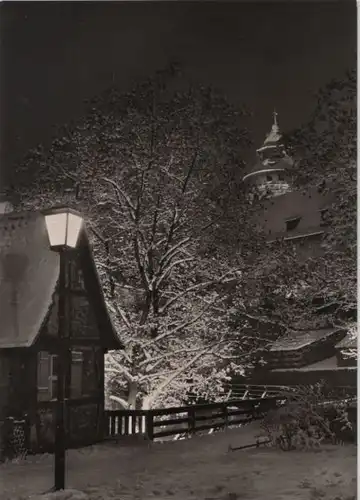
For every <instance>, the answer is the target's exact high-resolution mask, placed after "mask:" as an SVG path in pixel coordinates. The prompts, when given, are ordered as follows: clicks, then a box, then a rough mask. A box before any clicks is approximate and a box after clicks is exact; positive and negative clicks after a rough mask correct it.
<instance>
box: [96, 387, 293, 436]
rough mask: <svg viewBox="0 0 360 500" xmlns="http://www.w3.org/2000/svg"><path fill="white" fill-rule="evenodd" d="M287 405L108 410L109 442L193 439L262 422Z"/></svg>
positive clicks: (253, 402) (242, 402) (273, 401)
mask: <svg viewBox="0 0 360 500" xmlns="http://www.w3.org/2000/svg"><path fill="white" fill-rule="evenodd" d="M283 402H284V400H283V398H281V397H272V398H257V399H248V400H247V399H239V400H232V401H226V402H221V403H210V404H202V405H190V406H179V407H173V408H164V409H154V410H107V411H105V429H104V434H105V438H117V437H121V436H129V435H136V434H139V435H141V434H142V435H145V436H146V437H147V439H149V440H151V441H154V440H155V439H159V438H165V437H168V436H174V435H178V434H185V435H189V436H190V435H193V434H195V433H197V432H200V431H206V430H210V429H223V428H226V427H230V426H233V425H239V424H246V423H249V422H251V421H253V420H257V419H261V418H262V417H263V415H264V414H265V413H266V412H267V411H269V410H270V409H272V408H276V407H277V406H280V405H281V404H283Z"/></svg>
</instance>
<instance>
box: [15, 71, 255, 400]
mask: <svg viewBox="0 0 360 500" xmlns="http://www.w3.org/2000/svg"><path fill="white" fill-rule="evenodd" d="M171 72H172V69H170V72H169V71H166V72H162V73H159V74H157V75H156V76H155V77H154V78H151V79H149V80H147V81H145V82H141V83H140V84H138V85H136V86H135V88H134V90H133V91H131V92H130V93H127V94H120V93H119V92H117V91H116V89H112V90H110V91H109V92H106V93H105V94H102V95H100V96H99V97H98V98H96V99H94V100H93V101H92V102H90V103H89V106H90V112H89V114H88V115H87V116H86V117H85V119H83V120H81V121H80V122H79V123H77V124H74V125H72V126H69V127H66V128H64V129H63V130H62V133H61V134H60V135H58V137H57V138H56V139H55V140H54V141H53V143H52V145H51V147H50V148H46V149H45V148H42V147H38V148H37V149H36V150H34V151H32V152H31V153H30V154H29V155H28V156H27V158H26V159H25V161H24V162H23V163H22V164H21V165H20V166H19V167H18V168H17V169H16V176H15V178H14V179H15V180H14V183H13V187H14V192H16V195H17V197H18V199H17V201H16V200H15V201H16V205H17V206H19V207H31V208H34V207H36V208H39V207H44V206H49V205H54V203H56V202H59V203H61V204H64V203H68V204H70V205H71V206H73V207H75V208H78V209H79V210H81V211H82V213H83V214H84V216H85V218H86V219H87V223H88V226H89V227H90V229H91V231H92V236H93V244H94V249H95V258H96V264H97V267H98V269H99V272H100V276H101V280H102V283H103V285H104V289H105V293H106V297H107V301H108V306H109V309H110V311H111V313H112V316H113V318H114V321H115V322H116V325H117V327H118V331H119V334H120V335H121V338H122V340H123V342H124V343H125V346H126V348H125V350H124V351H119V352H112V353H110V354H109V355H108V358H107V370H106V378H107V382H108V387H109V388H110V390H111V392H112V394H111V396H112V398H113V399H114V400H116V401H117V402H119V403H121V404H122V405H123V406H125V407H132V408H134V407H135V406H138V405H141V406H142V407H146V408H148V407H151V406H152V405H154V404H157V405H159V404H162V403H165V402H166V403H167V404H170V403H178V402H180V401H183V400H184V398H185V397H186V395H187V393H188V391H189V388H191V391H192V393H195V394H198V395H199V396H200V395H202V396H206V397H208V398H209V397H210V398H211V397H214V396H215V395H217V394H219V392H221V391H222V390H223V382H224V380H226V379H227V378H228V377H229V374H230V372H231V373H233V372H236V371H241V370H243V369H244V366H246V365H247V364H248V363H249V353H250V352H252V351H254V350H256V349H257V347H258V345H259V344H260V341H259V338H258V337H256V336H254V341H253V342H251V341H250V340H249V339H250V338H251V332H250V331H249V330H248V329H246V326H247V325H248V318H246V316H243V321H242V324H241V325H239V324H237V331H236V334H234V329H233V326H232V316H233V313H234V300H235V299H234V297H232V298H231V297H229V296H230V295H233V296H234V295H235V296H236V287H237V284H238V282H239V281H240V280H241V276H242V273H243V268H244V262H245V255H246V254H247V252H248V251H249V250H250V247H249V245H247V250H246V246H245V242H246V240H248V239H249V233H248V231H249V230H250V228H249V227H248V226H247V221H248V218H247V217H246V213H245V212H246V207H247V203H243V204H242V205H241V203H240V202H241V197H242V192H241V189H239V190H237V189H236V186H237V179H241V174H242V167H243V163H242V161H241V157H242V153H243V149H244V148H246V147H247V145H248V144H249V135H248V132H247V130H246V128H245V127H244V124H243V122H244V114H245V113H244V112H243V111H241V110H240V111H239V110H236V109H235V108H233V107H232V106H230V105H229V104H228V102H227V101H226V99H225V98H224V97H223V96H222V95H221V94H219V93H217V92H215V91H214V90H213V89H211V88H205V87H201V86H193V87H191V88H190V89H189V88H188V87H183V86H182V85H181V84H179V83H178V82H180V80H179V79H177V78H170V79H169V76H172V75H170V73H171ZM234 192H235V198H236V200H237V203H238V206H239V207H240V206H242V207H243V211H239V212H238V213H237V214H236V221H237V226H236V231H237V233H238V234H242V241H243V242H244V247H243V248H242V241H239V242H238V245H239V248H242V252H240V253H239V252H237V253H236V255H233V256H232V259H231V260H230V259H229V258H228V256H227V255H226V249H225V245H224V241H222V244H221V239H223V240H226V236H224V231H225V229H224V228H223V227H222V223H223V221H224V218H226V217H225V216H224V213H225V212H226V210H227V208H228V204H229V198H231V197H234ZM240 228H241V229H240ZM233 231H234V229H233ZM229 301H230V302H231V301H232V306H231V305H229V304H230V302H229ZM238 301H240V302H241V300H239V299H238ZM242 328H243V329H242Z"/></svg>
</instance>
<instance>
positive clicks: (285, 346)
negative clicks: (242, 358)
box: [270, 328, 339, 351]
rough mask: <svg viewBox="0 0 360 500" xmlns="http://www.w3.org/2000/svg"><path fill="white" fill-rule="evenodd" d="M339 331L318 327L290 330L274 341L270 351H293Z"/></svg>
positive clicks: (337, 329)
mask: <svg viewBox="0 0 360 500" xmlns="http://www.w3.org/2000/svg"><path fill="white" fill-rule="evenodd" d="M337 331H339V328H320V329H317V330H308V331H304V330H303V331H301V330H299V331H292V332H291V333H290V334H289V335H288V336H286V337H284V338H281V339H279V340H277V341H276V342H274V344H273V345H272V346H271V349H270V351H294V350H297V349H301V348H302V347H305V346H306V345H309V344H312V343H313V342H316V341H318V340H322V339H325V338H326V337H329V336H331V335H333V334H334V333H335V332H337Z"/></svg>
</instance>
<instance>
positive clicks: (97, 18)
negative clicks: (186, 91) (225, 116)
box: [0, 0, 356, 180]
mask: <svg viewBox="0 0 360 500" xmlns="http://www.w3.org/2000/svg"><path fill="white" fill-rule="evenodd" d="M0 9H1V31H0V36H1V119H2V123H1V169H2V172H3V174H4V173H5V174H6V171H9V169H10V168H11V165H12V163H13V162H14V161H15V160H16V159H17V158H19V157H21V156H22V155H23V154H24V153H25V152H26V150H27V149H28V148H29V147H32V146H34V145H36V144H37V143H39V142H46V141H47V140H48V139H49V137H50V136H51V135H52V134H53V130H52V127H53V126H54V125H56V124H61V123H66V122H67V121H68V120H70V119H72V118H76V117H77V116H79V115H81V112H82V110H83V109H84V105H83V100H84V99H86V98H88V97H91V96H93V95H95V94H96V93H98V92H100V91H102V90H103V89H105V88H107V87H108V86H109V85H111V84H112V82H115V83H116V84H117V85H119V86H120V87H121V88H123V89H124V90H127V89H128V88H129V87H130V86H131V84H132V82H133V81H134V79H136V78H138V77H142V76H147V75H148V74H150V73H152V72H154V71H155V70H157V69H161V68H162V67H164V66H165V65H166V63H167V61H168V60H169V59H172V58H177V59H178V60H179V61H181V63H182V65H183V68H184V70H185V74H186V75H188V76H189V78H191V79H196V80H198V81H202V82H203V83H205V84H213V85H215V86H217V87H220V88H221V89H222V90H223V91H224V92H225V93H226V94H227V96H228V98H229V99H230V100H231V101H232V102H234V104H236V103H239V104H241V103H245V104H246V105H247V106H248V107H249V108H250V109H251V110H252V111H253V113H254V116H253V118H252V124H251V127H252V130H253V132H254V138H255V140H256V143H260V142H261V141H262V140H263V138H264V135H265V133H266V132H267V131H268V130H269V128H270V126H271V120H272V115H271V113H272V111H273V108H274V106H275V107H276V109H277V111H278V113H279V120H280V126H281V128H282V129H283V130H285V131H286V130H289V129H291V128H293V127H296V126H298V125H300V124H301V123H302V122H304V121H306V119H307V118H308V117H309V114H310V112H311V110H312V109H313V107H314V105H315V99H314V92H315V91H316V90H317V89H318V88H319V87H320V86H322V85H324V84H326V83H327V82H328V81H329V80H330V79H332V78H333V77H341V75H342V74H343V72H344V71H345V70H346V69H347V68H348V67H350V66H351V65H352V64H353V63H354V57H355V51H356V3H355V1H344V0H343V1H338V2H333V1H332V2H323V1H318V2H315V1H314V2H306V1H305V2H294V1H287V2H283V1H282V2H281V1H278V2H276V3H272V2H265V3H259V2H256V1H253V2H249V3H244V2H236V3H235V2H233V3H227V2H223V1H222V2H212V3H207V2H197V3H187V2H181V3H180V2H176V3H175V2H169V3H167V2H160V3H153V2H145V3H142V2H134V3H132V2H125V3H121V2H118V3H106V2H96V3H86V2H82V3H72V2H63V3H55V2H42V3H35V2H34V3H33V2H26V3H20V2H5V3H4V2H3V3H2V4H1V5H0ZM256 145H257V144H256ZM4 179H5V180H6V175H5V176H4V175H3V180H4Z"/></svg>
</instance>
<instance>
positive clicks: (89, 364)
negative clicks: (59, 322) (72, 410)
mask: <svg viewBox="0 0 360 500" xmlns="http://www.w3.org/2000/svg"><path fill="white" fill-rule="evenodd" d="M71 354H72V359H71V379H70V398H72V399H74V398H83V397H92V396H97V395H98V394H99V391H100V390H101V387H100V380H101V373H100V365H99V359H100V356H101V357H102V354H101V353H100V352H99V350H98V349H94V348H93V347H84V346H81V347H80V346H78V347H76V348H74V350H73V351H72V353H71Z"/></svg>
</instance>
